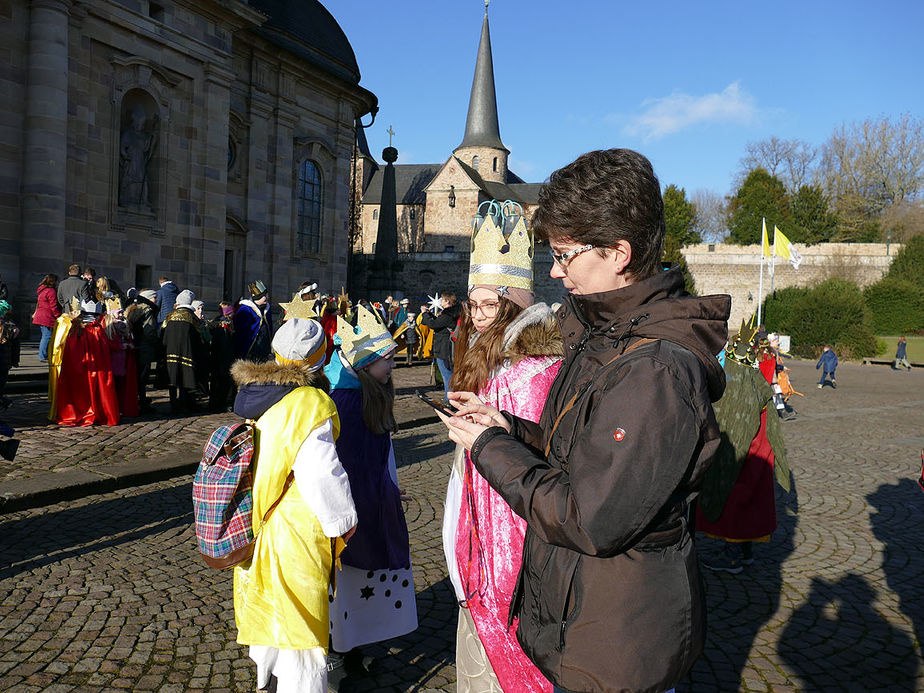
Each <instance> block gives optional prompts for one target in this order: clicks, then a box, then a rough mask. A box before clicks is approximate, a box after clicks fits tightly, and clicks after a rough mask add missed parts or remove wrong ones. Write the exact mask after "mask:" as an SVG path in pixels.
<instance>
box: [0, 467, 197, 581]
mask: <svg viewBox="0 0 924 693" xmlns="http://www.w3.org/2000/svg"><path fill="white" fill-rule="evenodd" d="M178 504H180V507H182V508H188V510H185V511H183V512H182V513H180V514H177V512H176V510H175V508H176V507H177V505H178ZM192 521H193V515H192V483H189V484H184V485H183V486H180V487H177V488H168V489H162V490H158V491H152V492H150V493H145V494H142V495H138V496H131V497H128V498H116V499H113V500H107V501H103V502H101V503H90V504H87V505H82V506H80V507H76V508H66V509H63V510H58V511H56V512H51V513H44V514H41V515H38V516H32V517H24V518H22V519H16V520H9V521H0V534H2V536H3V544H2V548H0V580H5V579H6V578H9V577H12V576H14V575H18V574H19V573H22V572H28V571H30V570H33V569H34V568H38V567H41V566H43V565H47V564H49V563H57V562H59V561H61V560H63V559H65V558H68V557H70V556H76V555H82V554H86V553H89V552H91V551H97V550H100V549H104V548H107V547H110V546H118V545H120V544H124V543H126V542H131V541H136V540H138V539H141V538H142V537H146V536H148V535H151V534H157V533H159V532H163V531H164V530H166V529H168V528H170V527H181V526H182V527H188V526H189V525H190V524H191V523H192ZM102 537H105V539H102Z"/></svg>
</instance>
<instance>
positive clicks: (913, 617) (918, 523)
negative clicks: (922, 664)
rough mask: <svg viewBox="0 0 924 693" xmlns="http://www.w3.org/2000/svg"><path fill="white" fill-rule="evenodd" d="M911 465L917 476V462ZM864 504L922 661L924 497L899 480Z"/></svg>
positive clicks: (889, 580)
mask: <svg viewBox="0 0 924 693" xmlns="http://www.w3.org/2000/svg"><path fill="white" fill-rule="evenodd" d="M913 464H914V468H913V471H914V473H915V474H916V473H917V464H916V461H915V462H914V463H913ZM866 500H867V502H868V503H869V504H870V505H871V506H873V508H875V510H876V512H875V513H873V514H872V515H871V516H870V523H871V525H872V529H873V535H874V536H875V537H876V538H877V539H878V540H879V541H881V542H882V543H883V544H884V545H885V549H884V551H883V557H882V572H883V573H884V574H885V578H886V584H887V585H888V586H889V589H891V590H892V591H893V592H894V593H895V594H896V595H897V596H898V600H899V601H898V604H899V608H900V609H901V611H902V613H903V614H905V616H906V617H907V618H908V619H909V620H910V621H911V625H912V627H913V628H914V637H915V640H916V641H917V645H918V651H919V654H920V656H922V657H924V566H922V563H921V560H920V556H921V551H922V550H924V493H922V492H921V487H920V486H918V485H917V483H915V482H914V481H912V480H911V479H901V480H899V482H898V483H897V484H882V485H881V486H880V487H879V488H878V489H876V490H875V491H874V492H873V493H871V494H869V495H868V496H867V497H866ZM915 557H917V560H915ZM909 558H910V559H911V560H910V561H909Z"/></svg>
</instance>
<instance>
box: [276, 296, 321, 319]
mask: <svg viewBox="0 0 924 693" xmlns="http://www.w3.org/2000/svg"><path fill="white" fill-rule="evenodd" d="M279 305H280V306H282V309H283V310H284V311H285V312H286V320H289V319H290V318H302V319H303V320H317V319H318V316H317V313H315V312H314V301H303V300H302V299H300V298H297V299H295V300H294V301H289V302H288V303H280V304H279Z"/></svg>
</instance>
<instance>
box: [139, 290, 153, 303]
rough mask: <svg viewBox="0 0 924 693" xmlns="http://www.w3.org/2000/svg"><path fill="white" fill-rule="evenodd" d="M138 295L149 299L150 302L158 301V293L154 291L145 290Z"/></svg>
mask: <svg viewBox="0 0 924 693" xmlns="http://www.w3.org/2000/svg"><path fill="white" fill-rule="evenodd" d="M138 295H139V296H142V297H144V298H146V299H148V300H149V301H156V300H157V292H156V291H154V290H152V289H145V290H144V291H139V292H138Z"/></svg>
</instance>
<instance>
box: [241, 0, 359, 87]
mask: <svg viewBox="0 0 924 693" xmlns="http://www.w3.org/2000/svg"><path fill="white" fill-rule="evenodd" d="M248 4H249V5H250V6H251V7H253V8H254V9H256V10H259V11H260V12H262V13H263V14H265V15H267V16H268V17H269V19H267V21H266V22H265V23H264V24H263V25H262V26H260V27H257V28H255V29H253V32H254V33H255V34H257V35H258V36H262V37H263V38H265V39H266V40H267V41H269V42H270V43H273V44H275V45H277V46H279V47H281V48H284V49H285V50H287V51H289V52H290V53H292V54H294V55H297V56H298V57H300V58H302V59H304V60H306V61H308V62H310V63H313V64H315V65H318V66H319V67H321V68H322V69H324V70H326V71H327V72H329V73H332V74H334V75H336V76H338V77H340V78H341V79H344V80H346V81H348V82H351V83H353V84H359V77H360V75H359V65H357V64H356V55H355V54H354V53H353V47H352V46H351V45H350V42H349V40H348V39H347V37H346V34H344V33H343V29H341V28H340V25H339V24H337V20H336V19H334V18H333V17H332V16H331V14H330V13H329V12H328V11H327V10H326V9H325V8H324V6H323V5H321V3H320V2H318V0H249V3H248Z"/></svg>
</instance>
